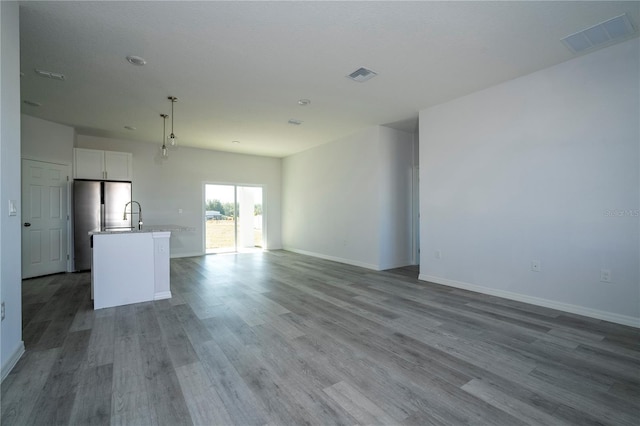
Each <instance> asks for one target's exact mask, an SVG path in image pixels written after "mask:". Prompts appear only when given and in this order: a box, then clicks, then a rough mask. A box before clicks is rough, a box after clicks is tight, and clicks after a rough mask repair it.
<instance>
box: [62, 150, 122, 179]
mask: <svg viewBox="0 0 640 426" xmlns="http://www.w3.org/2000/svg"><path fill="white" fill-rule="evenodd" d="M73 178H74V179H98V180H102V179H105V180H126V181H131V180H133V154H131V153H129V152H115V151H99V150H95V149H84V148H74V149H73Z"/></svg>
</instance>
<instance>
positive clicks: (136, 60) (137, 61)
mask: <svg viewBox="0 0 640 426" xmlns="http://www.w3.org/2000/svg"><path fill="white" fill-rule="evenodd" d="M127 61H128V62H129V63H130V64H133V65H138V66H140V67H141V66H143V65H146V64H147V61H146V60H145V59H144V58H142V57H140V56H135V55H129V56H127Z"/></svg>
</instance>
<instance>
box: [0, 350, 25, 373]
mask: <svg viewBox="0 0 640 426" xmlns="http://www.w3.org/2000/svg"><path fill="white" fill-rule="evenodd" d="M22 354H24V342H23V341H20V343H18V346H17V347H16V349H15V350H14V351H13V353H12V354H11V356H10V357H9V359H8V360H7V361H6V362H5V363H4V365H3V366H2V379H1V380H0V381H2V380H4V379H5V377H7V376H8V375H9V373H11V370H13V367H15V366H16V364H17V363H18V361H19V360H20V357H21V356H22Z"/></svg>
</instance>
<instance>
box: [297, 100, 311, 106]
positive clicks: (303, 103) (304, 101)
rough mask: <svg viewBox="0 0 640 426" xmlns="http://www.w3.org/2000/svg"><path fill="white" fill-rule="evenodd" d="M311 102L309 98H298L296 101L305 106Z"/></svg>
mask: <svg viewBox="0 0 640 426" xmlns="http://www.w3.org/2000/svg"><path fill="white" fill-rule="evenodd" d="M310 103H311V101H310V100H309V99H300V100H299V101H298V105H300V106H307V105H309V104H310Z"/></svg>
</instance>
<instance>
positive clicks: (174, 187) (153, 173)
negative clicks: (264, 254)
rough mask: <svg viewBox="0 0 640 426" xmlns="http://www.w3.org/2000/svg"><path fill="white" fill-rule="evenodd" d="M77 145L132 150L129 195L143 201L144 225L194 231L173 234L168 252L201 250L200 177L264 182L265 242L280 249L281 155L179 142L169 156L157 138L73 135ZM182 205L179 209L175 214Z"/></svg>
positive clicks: (215, 180) (213, 180) (202, 179)
mask: <svg viewBox="0 0 640 426" xmlns="http://www.w3.org/2000/svg"><path fill="white" fill-rule="evenodd" d="M76 139H77V141H76V145H77V147H79V148H90V149H104V150H109V151H123V152H131V153H133V198H134V199H135V200H137V201H139V202H140V203H141V204H142V212H143V218H144V223H145V224H147V225H164V224H176V225H183V226H189V227H194V228H195V231H194V232H176V233H173V234H172V236H171V255H172V256H191V255H197V254H203V253H204V252H203V232H204V231H203V227H204V210H203V208H204V207H203V204H202V203H203V201H202V197H203V186H202V185H203V182H211V183H239V184H247V185H254V184H257V185H264V192H263V197H264V199H263V204H264V206H265V209H266V210H265V212H266V217H267V228H266V236H267V241H266V247H267V248H268V249H272V250H273V249H279V248H282V242H281V238H280V236H281V225H280V217H281V215H280V208H281V207H280V203H281V179H282V175H281V168H282V166H281V164H282V161H281V160H280V159H279V158H270V157H260V156H253V155H241V154H232V153H225V152H218V151H210V150H202V149H195V148H187V147H180V148H179V149H178V150H176V151H170V152H169V159H168V160H166V161H161V160H160V159H159V157H158V154H159V150H160V144H159V143H157V144H156V143H144V142H133V141H128V140H118V139H108V138H99V137H93V136H85V135H77V138H76ZM178 209H182V214H179V213H178Z"/></svg>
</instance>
